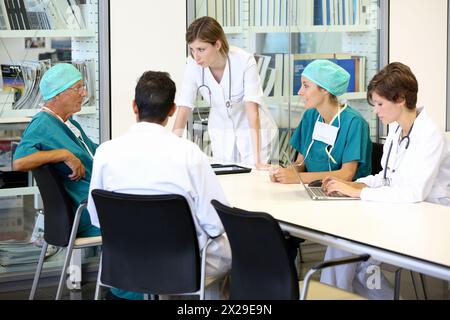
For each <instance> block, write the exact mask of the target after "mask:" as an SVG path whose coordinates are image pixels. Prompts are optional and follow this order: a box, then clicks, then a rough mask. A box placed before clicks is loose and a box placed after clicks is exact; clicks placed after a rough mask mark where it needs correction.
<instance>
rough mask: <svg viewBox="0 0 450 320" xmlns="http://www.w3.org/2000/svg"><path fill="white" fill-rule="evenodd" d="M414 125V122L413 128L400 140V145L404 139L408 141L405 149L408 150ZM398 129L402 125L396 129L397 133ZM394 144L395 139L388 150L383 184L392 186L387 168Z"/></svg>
mask: <svg viewBox="0 0 450 320" xmlns="http://www.w3.org/2000/svg"><path fill="white" fill-rule="evenodd" d="M413 127H414V122H413V124H412V125H411V128H410V129H409V131H408V134H407V135H406V136H404V137H403V138H401V139H400V141H399V142H398V146H399V147H400V146H401V145H402V143H403V141H406V146H405V150H407V149H408V148H409V143H410V142H411V139H410V138H409V135H410V134H411V131H412V129H413ZM398 129H400V126H398V127H397V129H395V133H397V132H398ZM393 146H394V140H392V141H391V145H390V146H389V151H388V154H387V157H386V163H385V165H384V172H383V186H390V184H391V179H389V178H388V177H387V170H388V164H389V158H390V157H391V151H392V147H393ZM394 172H395V169H393V170H392V173H394Z"/></svg>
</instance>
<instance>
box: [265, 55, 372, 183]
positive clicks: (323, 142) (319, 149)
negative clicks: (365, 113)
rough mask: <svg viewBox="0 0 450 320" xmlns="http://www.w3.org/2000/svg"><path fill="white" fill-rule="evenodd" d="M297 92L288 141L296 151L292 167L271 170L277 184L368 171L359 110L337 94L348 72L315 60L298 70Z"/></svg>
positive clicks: (352, 175)
mask: <svg viewBox="0 0 450 320" xmlns="http://www.w3.org/2000/svg"><path fill="white" fill-rule="evenodd" d="M301 80H302V86H301V88H300V91H299V92H298V94H299V95H300V96H301V97H302V98H303V100H304V103H305V109H306V111H305V113H304V115H303V118H302V120H301V122H300V124H299V126H298V127H297V129H296V130H295V132H294V134H293V135H292V138H291V141H290V144H291V146H292V147H293V148H294V149H295V150H297V151H298V156H297V159H296V162H295V164H294V166H295V168H292V167H290V168H277V169H275V170H272V172H271V179H272V181H274V182H279V183H299V182H300V181H299V178H298V175H297V173H296V172H295V171H294V170H297V171H298V172H299V173H300V174H301V178H302V180H303V182H304V183H310V182H312V181H314V180H321V179H323V178H325V177H327V176H330V175H331V176H334V177H338V178H340V179H343V180H348V181H352V180H354V179H357V178H359V177H364V176H365V175H368V174H370V173H371V157H372V143H371V141H370V132H369V125H368V123H367V121H366V120H364V118H363V117H362V116H361V114H360V113H359V112H358V111H356V110H355V109H353V108H351V107H350V106H349V105H347V104H342V103H340V101H339V100H338V98H337V97H339V96H341V95H342V94H344V93H345V92H346V90H347V87H348V84H349V80H350V75H349V73H348V72H347V71H345V70H344V69H343V68H341V67H340V66H338V65H337V64H335V63H333V62H331V61H329V60H315V61H313V62H311V63H310V64H309V65H308V66H307V67H306V68H305V70H304V71H303V74H302V79H301Z"/></svg>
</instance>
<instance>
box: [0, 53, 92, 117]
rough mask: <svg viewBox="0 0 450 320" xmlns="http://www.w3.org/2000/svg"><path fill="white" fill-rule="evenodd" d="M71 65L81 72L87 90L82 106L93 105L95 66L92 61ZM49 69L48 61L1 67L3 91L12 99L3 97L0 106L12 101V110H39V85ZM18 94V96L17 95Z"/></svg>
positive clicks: (40, 105) (75, 62)
mask: <svg viewBox="0 0 450 320" xmlns="http://www.w3.org/2000/svg"><path fill="white" fill-rule="evenodd" d="M72 64H73V65H74V66H75V67H76V68H77V69H78V70H79V71H80V72H81V74H82V77H83V82H84V84H85V85H86V88H87V95H86V97H85V99H84V100H83V103H82V105H83V106H86V105H95V101H96V89H95V74H94V72H95V64H94V61H92V60H88V61H73V62H72ZM50 67H51V61H50V60H42V61H23V62H20V63H17V64H15V65H1V69H2V78H3V90H4V91H5V92H9V96H11V95H14V99H11V97H9V96H8V94H7V95H5V98H3V100H4V101H0V106H1V107H4V106H5V105H6V104H8V103H10V101H11V100H13V101H14V102H13V104H12V109H13V110H23V109H40V108H41V107H42V104H43V100H42V95H41V93H40V91H39V83H40V81H41V79H42V77H43V75H44V73H45V72H46V71H47V70H48V69H49V68H50ZM17 94H18V95H17Z"/></svg>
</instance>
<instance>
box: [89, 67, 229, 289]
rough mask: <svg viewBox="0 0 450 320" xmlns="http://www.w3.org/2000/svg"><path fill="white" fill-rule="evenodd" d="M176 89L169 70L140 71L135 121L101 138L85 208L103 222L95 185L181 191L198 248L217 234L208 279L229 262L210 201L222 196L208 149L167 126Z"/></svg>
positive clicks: (225, 268) (220, 273) (137, 190)
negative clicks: (108, 138)
mask: <svg viewBox="0 0 450 320" xmlns="http://www.w3.org/2000/svg"><path fill="white" fill-rule="evenodd" d="M175 92H176V87H175V83H174V82H173V81H172V80H171V79H170V76H169V74H167V73H164V72H153V71H147V72H145V73H144V74H143V75H142V76H141V78H140V79H139V81H138V84H137V86H136V90H135V100H134V101H133V111H134V113H135V114H136V121H137V123H136V124H134V125H133V126H132V127H131V128H130V129H129V131H128V132H127V133H126V134H125V135H123V136H121V137H118V138H115V139H113V140H111V141H108V142H105V143H104V144H102V145H101V146H100V147H99V148H98V149H97V152H96V154H95V157H94V165H93V170H92V178H91V184H90V190H89V200H88V210H89V213H90V217H91V221H92V224H93V225H95V226H97V227H101V226H100V225H99V220H98V216H97V211H96V208H95V205H94V202H93V199H92V195H91V192H92V190H94V189H103V190H108V191H115V192H121V193H131V194H179V195H182V196H184V197H185V198H186V199H187V201H188V203H189V205H190V208H191V211H192V214H193V218H194V224H195V227H196V230H197V237H198V242H199V247H200V250H201V249H202V248H203V247H204V246H205V243H206V241H207V238H208V237H217V238H215V239H214V241H213V242H212V243H211V244H210V245H209V247H208V249H207V260H206V281H208V280H209V279H212V278H219V277H222V276H224V275H225V274H226V273H227V272H228V271H229V269H230V267H231V249H230V246H229V242H228V239H227V237H226V234H225V233H224V228H223V225H222V222H221V221H220V218H219V216H218V214H217V212H216V211H215V209H214V208H213V207H212V205H211V200H212V199H217V200H218V201H221V202H225V203H226V199H225V195H224V193H223V191H222V189H221V187H220V185H219V181H218V179H217V177H216V175H215V174H214V171H213V170H212V168H211V166H210V164H209V161H208V158H207V157H206V155H205V154H204V153H202V152H201V151H200V149H199V148H198V147H197V145H195V144H194V143H192V142H191V141H187V140H185V139H181V138H179V137H178V136H176V135H175V134H173V133H172V132H171V131H170V130H168V129H166V128H165V126H166V125H167V122H168V119H169V117H171V116H172V115H173V114H174V113H175V111H176V105H175V103H174V98H175ZM124 219H127V216H126V213H124ZM131 232H132V230H131ZM113 293H114V292H113ZM119 296H120V295H119Z"/></svg>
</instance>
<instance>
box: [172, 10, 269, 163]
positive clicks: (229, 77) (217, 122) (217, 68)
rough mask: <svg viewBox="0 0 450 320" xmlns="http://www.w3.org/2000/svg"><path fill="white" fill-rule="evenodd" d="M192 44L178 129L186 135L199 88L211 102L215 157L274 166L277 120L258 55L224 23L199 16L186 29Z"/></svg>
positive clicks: (179, 104)
mask: <svg viewBox="0 0 450 320" xmlns="http://www.w3.org/2000/svg"><path fill="white" fill-rule="evenodd" d="M186 42H187V43H188V45H189V50H190V57H188V61H187V66H186V71H185V75H184V81H183V85H182V88H181V93H180V96H179V97H178V99H177V101H176V103H177V106H178V113H177V118H176V121H175V125H174V132H175V133H176V134H177V135H179V136H181V135H182V133H183V131H184V128H185V126H186V122H187V119H188V117H189V114H190V113H191V112H192V109H193V108H194V107H195V106H194V103H195V100H196V97H197V94H201V95H202V97H203V99H204V100H205V101H206V103H208V104H209V106H210V108H211V109H210V113H209V119H208V133H209V136H210V139H211V148H212V153H213V157H214V159H215V161H219V162H222V163H241V164H245V165H250V166H254V167H256V168H258V169H264V168H268V166H267V163H268V161H269V158H270V153H271V149H272V147H273V145H272V143H273V141H274V139H275V137H276V136H277V126H276V124H275V121H274V120H273V118H272V117H271V115H270V113H269V111H268V109H267V107H266V106H264V104H263V92H262V88H261V83H260V78H259V75H258V70H257V65H256V61H255V58H254V57H253V55H252V54H250V53H247V52H245V51H244V50H242V49H239V48H236V47H231V48H230V47H229V45H228V42H227V39H226V37H225V33H224V31H223V29H222V27H221V26H220V24H219V23H218V22H217V21H216V20H214V19H213V18H211V17H202V18H199V19H197V20H195V21H194V22H193V23H192V24H191V25H190V26H189V28H188V30H187V32H186Z"/></svg>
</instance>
